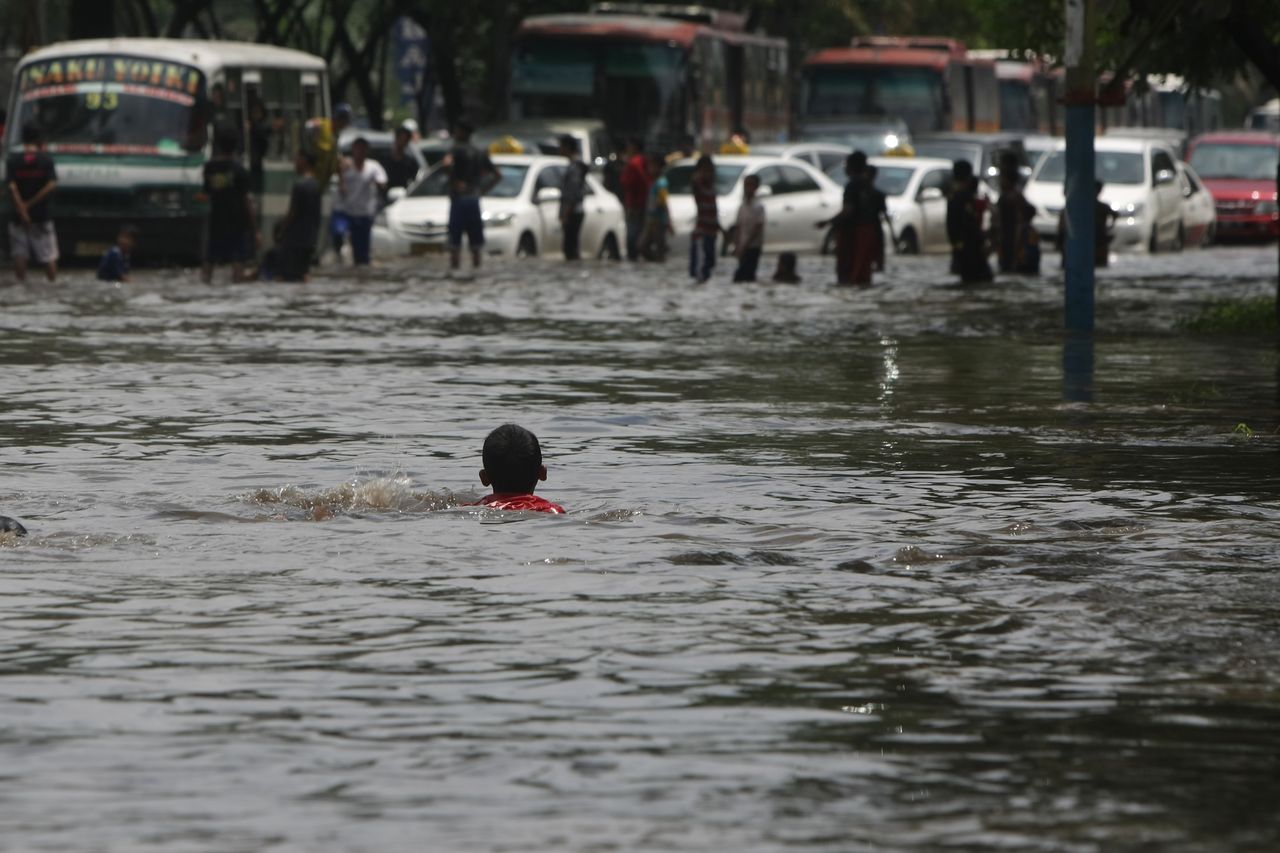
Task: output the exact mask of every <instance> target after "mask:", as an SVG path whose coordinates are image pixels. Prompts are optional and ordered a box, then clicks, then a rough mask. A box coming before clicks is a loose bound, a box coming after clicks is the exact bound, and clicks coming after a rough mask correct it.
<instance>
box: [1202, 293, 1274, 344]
mask: <svg viewBox="0 0 1280 853" xmlns="http://www.w3.org/2000/svg"><path fill="white" fill-rule="evenodd" d="M1178 327H1179V328H1180V329H1182V330H1183V331H1186V332H1191V333H1193V334H1198V335H1257V336H1263V335H1271V336H1274V335H1276V334H1277V331H1280V329H1278V328H1277V323H1276V300H1275V297H1271V296H1260V297H1257V298H1254V299H1223V300H1219V301H1216V302H1213V303H1210V304H1209V305H1207V306H1206V307H1205V308H1203V309H1202V310H1201V311H1200V312H1199V313H1198V314H1196V315H1195V316H1192V317H1188V318H1186V319H1184V320H1182V321H1180V322H1179V323H1178Z"/></svg>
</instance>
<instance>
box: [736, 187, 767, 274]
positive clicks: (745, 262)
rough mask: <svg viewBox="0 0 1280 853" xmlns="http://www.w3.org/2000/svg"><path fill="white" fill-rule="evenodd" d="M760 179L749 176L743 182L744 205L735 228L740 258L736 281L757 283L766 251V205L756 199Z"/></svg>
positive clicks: (740, 209)
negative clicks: (758, 269) (761, 259)
mask: <svg viewBox="0 0 1280 853" xmlns="http://www.w3.org/2000/svg"><path fill="white" fill-rule="evenodd" d="M758 189H760V178H759V176H757V175H747V177H746V178H744V179H743V181H742V205H741V206H740V207H739V208H738V224H737V226H736V227H735V228H734V243H735V246H734V254H735V255H737V256H738V268H737V269H736V270H734V272H733V280H734V281H755V280H756V268H757V267H759V266H760V253H761V252H762V251H763V250H764V225H765V213H764V205H763V204H762V203H761V202H760V200H759V199H758V198H756V191H757V190H758Z"/></svg>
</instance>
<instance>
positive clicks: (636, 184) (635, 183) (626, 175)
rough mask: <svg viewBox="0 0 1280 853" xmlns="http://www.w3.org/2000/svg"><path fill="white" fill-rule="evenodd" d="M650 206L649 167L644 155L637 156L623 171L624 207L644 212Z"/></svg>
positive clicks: (629, 161) (628, 162)
mask: <svg viewBox="0 0 1280 853" xmlns="http://www.w3.org/2000/svg"><path fill="white" fill-rule="evenodd" d="M648 204H649V165H648V163H647V162H646V161H645V159H644V155H643V154H637V155H636V156H634V157H632V158H631V159H630V160H628V161H627V165H626V166H625V167H624V168H623V170H622V206H623V207H624V208H626V209H627V210H644V209H645V207H647V206H648Z"/></svg>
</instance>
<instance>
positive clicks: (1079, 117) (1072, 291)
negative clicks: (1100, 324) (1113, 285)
mask: <svg viewBox="0 0 1280 853" xmlns="http://www.w3.org/2000/svg"><path fill="white" fill-rule="evenodd" d="M1093 4H1094V0H1066V13H1067V43H1066V53H1065V57H1066V66H1067V91H1066V98H1065V102H1066V113H1067V116H1066V118H1067V121H1066V125H1067V126H1066V135H1067V152H1066V158H1067V163H1066V165H1067V177H1066V183H1065V186H1064V190H1065V192H1066V214H1067V235H1066V245H1065V246H1064V247H1063V262H1064V266H1065V267H1066V295H1065V300H1066V318H1065V319H1066V328H1067V331H1068V332H1077V333H1079V332H1085V333H1090V332H1092V331H1093V314H1094V309H1093V284H1094V277H1093V252H1094V235H1095V232H1094V197H1095V193H1094V185H1095V180H1096V178H1095V172H1094V156H1093V140H1094V110H1095V103H1096V100H1097V95H1096V93H1097V75H1096V73H1095V70H1094V59H1093V19H1094V16H1093Z"/></svg>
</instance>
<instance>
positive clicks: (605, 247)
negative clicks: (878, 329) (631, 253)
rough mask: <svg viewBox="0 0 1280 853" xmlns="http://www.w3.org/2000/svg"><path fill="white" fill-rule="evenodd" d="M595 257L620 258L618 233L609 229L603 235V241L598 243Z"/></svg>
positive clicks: (617, 259) (613, 259)
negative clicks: (598, 247)
mask: <svg viewBox="0 0 1280 853" xmlns="http://www.w3.org/2000/svg"><path fill="white" fill-rule="evenodd" d="M596 258H597V259H601V260H603V259H605V258H607V259H609V260H611V261H620V260H622V252H621V250H619V249H618V235H616V234H614V233H613V232H612V231H610V232H609V233H608V234H606V235H604V242H603V243H601V244H600V251H599V252H597V253H596Z"/></svg>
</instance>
